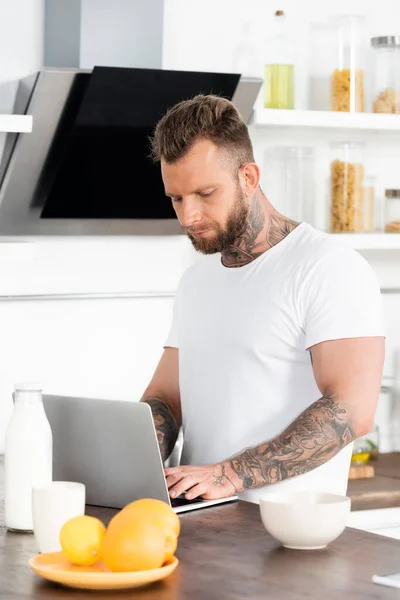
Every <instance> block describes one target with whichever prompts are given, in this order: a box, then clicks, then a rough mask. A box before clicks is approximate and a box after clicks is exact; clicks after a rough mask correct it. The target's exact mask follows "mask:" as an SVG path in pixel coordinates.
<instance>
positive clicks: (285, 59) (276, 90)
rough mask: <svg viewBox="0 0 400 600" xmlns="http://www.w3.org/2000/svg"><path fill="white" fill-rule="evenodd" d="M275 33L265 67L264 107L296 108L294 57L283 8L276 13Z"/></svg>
mask: <svg viewBox="0 0 400 600" xmlns="http://www.w3.org/2000/svg"><path fill="white" fill-rule="evenodd" d="M274 19H275V23H274V25H275V34H274V35H273V36H272V37H271V39H270V40H269V42H268V45H267V50H266V62H265V69H264V107H265V108H283V109H293V108H294V57H293V51H292V42H291V37H290V35H289V32H288V31H287V23H286V17H285V13H284V12H283V10H277V11H276V13H275V17H274Z"/></svg>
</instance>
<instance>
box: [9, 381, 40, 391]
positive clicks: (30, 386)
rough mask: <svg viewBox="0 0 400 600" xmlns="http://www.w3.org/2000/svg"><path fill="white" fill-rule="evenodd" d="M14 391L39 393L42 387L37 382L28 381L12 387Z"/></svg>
mask: <svg viewBox="0 0 400 600" xmlns="http://www.w3.org/2000/svg"><path fill="white" fill-rule="evenodd" d="M14 390H15V391H16V392H41V391H42V390H43V386H42V385H41V384H40V383H38V382H37V381H36V382H34V381H28V382H23V383H16V384H15V385H14Z"/></svg>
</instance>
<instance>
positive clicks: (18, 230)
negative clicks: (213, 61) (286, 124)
mask: <svg viewBox="0 0 400 600" xmlns="http://www.w3.org/2000/svg"><path fill="white" fill-rule="evenodd" d="M261 84H262V82H261V80H260V79H257V78H246V77H241V76H240V75H238V74H229V73H203V72H190V71H167V70H161V69H159V70H158V69H127V68H113V67H95V68H94V69H93V71H82V70H70V69H68V70H53V69H51V70H50V69H46V70H44V71H41V72H39V73H37V74H35V75H32V76H30V77H28V78H26V79H24V80H22V81H21V82H20V86H19V90H18V93H17V98H16V103H15V111H14V112H19V113H26V114H31V115H32V116H33V131H32V133H29V134H7V140H6V144H5V149H4V152H3V156H2V161H1V165H0V235H1V236H11V237H13V236H18V237H21V236H22V237H31V236H33V237H35V236H40V235H43V236H71V235H73V236H92V235H160V234H165V235H168V234H170V235H171V234H172V235H174V234H178V233H180V227H179V223H178V222H177V220H176V218H175V213H174V211H173V209H172V206H171V203H170V201H169V200H168V198H166V197H165V194H164V188H163V184H162V180H161V174H160V167H159V165H154V164H153V163H152V162H151V160H150V158H149V152H150V148H149V136H150V135H151V133H152V132H153V130H154V127H155V125H156V123H157V121H158V120H159V119H160V117H161V116H162V115H163V114H164V113H165V112H166V110H167V109H168V108H169V107H170V106H172V105H174V104H175V103H177V102H179V101H181V100H183V99H186V98H191V97H193V96H194V95H196V94H199V93H204V94H208V93H214V94H218V95H221V96H223V97H225V98H228V99H230V100H232V102H233V103H234V104H235V105H236V106H237V108H238V110H239V111H240V112H241V114H242V116H243V118H244V119H245V120H246V122H248V121H249V119H250V117H251V114H252V109H253V105H254V102H255V99H256V97H257V95H258V92H259V90H260V87H261Z"/></svg>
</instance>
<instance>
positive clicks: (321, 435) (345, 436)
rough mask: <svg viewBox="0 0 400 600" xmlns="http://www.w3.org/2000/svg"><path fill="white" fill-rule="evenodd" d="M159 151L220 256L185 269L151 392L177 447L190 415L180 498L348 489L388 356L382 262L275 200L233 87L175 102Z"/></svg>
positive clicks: (167, 445) (195, 230) (182, 217)
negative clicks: (378, 265)
mask: <svg viewBox="0 0 400 600" xmlns="http://www.w3.org/2000/svg"><path fill="white" fill-rule="evenodd" d="M152 152H153V157H154V160H156V161H158V162H160V164H161V173H162V178H163V182H164V186H165V194H166V196H167V197H168V198H169V199H170V201H172V204H173V207H174V209H175V211H176V214H177V217H178V219H179V221H180V224H181V226H182V228H183V231H184V232H185V233H186V234H187V236H188V237H189V239H190V241H191V242H192V244H193V246H194V248H195V249H196V250H197V251H198V252H199V253H201V254H203V255H205V256H203V257H200V259H199V260H197V261H196V262H195V263H194V264H193V265H192V266H191V267H190V268H189V269H188V270H187V271H186V272H185V273H184V275H183V277H182V280H181V282H180V284H179V287H178V290H177V293H176V297H175V302H174V311H173V323H172V328H171V331H170V335H169V337H168V339H167V340H166V343H165V347H164V352H163V355H162V357H161V360H160V362H159V365H158V367H157V369H156V371H155V373H154V376H153V378H152V380H151V382H150V384H149V386H148V388H147V389H146V391H145V393H144V395H143V398H142V401H143V402H147V403H148V404H149V405H150V407H151V410H152V413H153V417H154V423H155V426H156V430H157V435H158V441H159V445H160V450H161V454H162V457H163V459H166V458H167V457H168V456H169V454H170V453H171V451H172V449H173V448H174V444H175V442H176V439H177V436H178V432H179V430H180V428H181V426H182V427H183V436H184V446H183V453H182V458H181V465H180V466H177V467H171V468H167V469H166V470H165V471H166V477H167V483H168V488H169V491H170V496H171V497H172V498H174V497H176V496H179V495H181V494H185V496H186V497H187V498H188V499H193V498H196V497H203V498H206V499H216V498H223V497H228V496H230V495H232V494H239V497H241V498H243V499H247V500H250V501H257V500H258V499H259V498H260V497H261V496H263V495H265V494H268V493H269V492H270V491H275V490H278V489H280V490H284V489H295V490H307V489H308V490H321V491H331V492H336V493H341V494H344V493H345V492H346V486H347V476H348V469H349V463H350V457H351V449H352V442H353V440H354V439H355V438H357V437H359V436H362V435H363V434H365V433H367V432H368V431H369V430H370V428H371V426H372V424H373V420H374V414H375V409H376V404H377V399H378V394H379V389H380V383H381V376H382V369H383V361H384V345H385V344H384V333H383V325H382V314H381V313H382V308H381V296H380V290H379V286H378V283H377V281H376V278H375V276H374V274H373V272H372V270H371V269H370V267H369V265H368V264H367V263H366V262H365V261H364V259H363V258H362V257H361V256H360V255H359V254H357V253H356V252H355V251H353V250H352V249H350V248H348V247H346V246H344V245H343V246H342V245H341V244H339V243H338V242H337V241H335V240H333V239H331V238H330V237H329V236H328V235H326V234H324V233H322V232H320V231H317V230H316V229H314V228H313V227H311V226H310V225H309V224H307V223H305V222H301V223H297V222H295V221H293V220H292V219H290V218H288V217H287V216H284V215H283V214H281V213H280V212H278V211H277V210H276V209H275V208H274V207H273V206H272V204H271V203H270V202H269V201H268V199H267V198H266V196H265V194H264V193H263V191H262V189H261V187H260V168H259V166H258V165H257V164H256V162H255V160H254V155H253V148H252V144H251V141H250V137H249V132H248V129H247V126H246V124H245V123H244V122H243V120H242V119H241V117H240V115H239V114H238V112H237V110H236V109H235V107H234V106H233V104H232V103H231V102H229V101H228V100H226V99H224V98H221V97H217V96H196V97H195V98H193V99H191V100H187V101H183V102H181V103H179V104H177V105H176V106H173V107H172V108H171V109H170V110H169V111H168V112H167V113H166V115H165V116H164V117H163V118H162V119H161V120H160V122H159V123H158V125H157V127H156V129H155V132H154V136H153V139H152ZM268 169H269V165H268V164H266V165H265V185H266V186H268V175H269V172H268ZM148 201H149V202H151V198H150V199H148Z"/></svg>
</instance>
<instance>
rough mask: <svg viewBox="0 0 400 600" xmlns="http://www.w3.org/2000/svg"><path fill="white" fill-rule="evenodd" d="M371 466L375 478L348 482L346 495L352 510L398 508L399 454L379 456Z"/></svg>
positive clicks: (399, 486)
mask: <svg viewBox="0 0 400 600" xmlns="http://www.w3.org/2000/svg"><path fill="white" fill-rule="evenodd" d="M372 464H373V465H374V467H375V477H372V478H371V479H354V480H351V481H349V485H348V488H347V495H348V496H350V498H351V508H352V510H369V509H379V508H393V507H395V506H400V452H391V453H389V454H380V455H379V457H378V460H377V461H375V462H373V463H372Z"/></svg>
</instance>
